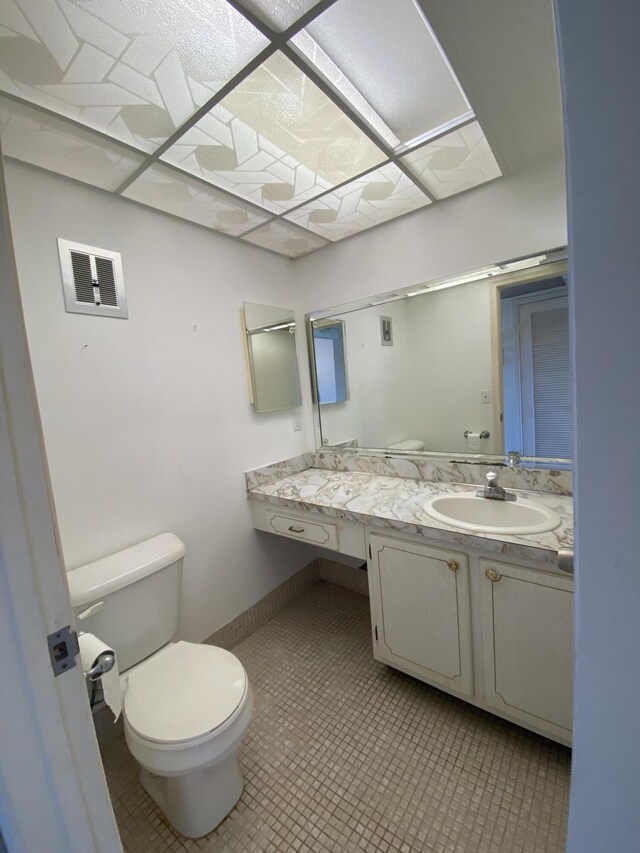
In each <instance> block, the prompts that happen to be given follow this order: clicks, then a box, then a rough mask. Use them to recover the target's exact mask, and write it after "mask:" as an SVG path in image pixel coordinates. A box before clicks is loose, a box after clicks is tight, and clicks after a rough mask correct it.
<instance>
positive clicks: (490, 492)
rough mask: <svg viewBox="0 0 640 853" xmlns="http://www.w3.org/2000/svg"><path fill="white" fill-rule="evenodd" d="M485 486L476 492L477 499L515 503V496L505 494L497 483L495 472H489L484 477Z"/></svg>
mask: <svg viewBox="0 0 640 853" xmlns="http://www.w3.org/2000/svg"><path fill="white" fill-rule="evenodd" d="M486 480H487V485H486V486H485V487H484V489H480V490H479V491H477V492H476V497H477V498H489V500H492V501H515V500H516V496H515V495H514V494H513V493H512V492H505V490H504V489H503V488H502V486H499V485H498V483H497V480H498V475H497V474H496V472H495V471H489V472H488V473H487V476H486Z"/></svg>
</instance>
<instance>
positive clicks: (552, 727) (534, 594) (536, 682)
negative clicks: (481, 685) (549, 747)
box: [480, 560, 573, 740]
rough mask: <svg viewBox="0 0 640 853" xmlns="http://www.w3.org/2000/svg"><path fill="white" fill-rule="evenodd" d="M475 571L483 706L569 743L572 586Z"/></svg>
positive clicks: (514, 570) (504, 570)
mask: <svg viewBox="0 0 640 853" xmlns="http://www.w3.org/2000/svg"><path fill="white" fill-rule="evenodd" d="M480 565H481V567H482V579H481V580H482V608H483V626H482V627H483V637H484V641H483V642H484V672H485V698H486V702H487V704H488V705H489V706H491V707H494V708H496V709H498V710H500V711H504V712H505V713H507V714H509V715H510V716H512V717H514V718H515V719H519V720H521V721H522V722H523V723H524V724H525V725H533V726H535V727H537V728H539V729H542V730H545V731H548V732H549V733H550V734H552V735H555V736H557V737H560V738H563V739H565V740H568V739H569V738H570V737H571V707H572V700H571V680H572V652H571V636H572V605H573V583H572V581H571V580H570V579H569V578H562V577H556V576H555V575H545V574H543V573H541V572H534V571H530V570H528V569H523V568H520V567H518V566H508V565H505V564H502V563H494V562H491V561H489V560H481V561H480Z"/></svg>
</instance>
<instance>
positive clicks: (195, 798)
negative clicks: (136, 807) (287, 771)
mask: <svg viewBox="0 0 640 853" xmlns="http://www.w3.org/2000/svg"><path fill="white" fill-rule="evenodd" d="M140 782H141V784H142V787H143V788H144V789H145V791H146V792H147V793H148V794H149V796H150V797H151V798H152V799H153V800H154V801H155V802H156V803H157V804H158V806H160V808H161V809H162V811H163V812H164V815H165V817H166V818H167V820H168V821H169V823H170V824H171V825H172V826H173V828H174V829H175V830H176V831H177V832H179V833H180V834H181V835H185V836H186V837H187V838H200V837H201V836H203V835H208V834H209V833H210V832H212V831H213V830H214V829H215V828H216V826H218V824H219V823H221V822H222V821H223V820H224V818H225V817H226V816H227V815H228V814H229V812H230V811H231V809H232V808H233V807H234V806H235V804H236V803H237V802H238V800H239V799H240V795H241V794H242V789H243V787H244V782H243V779H242V773H241V772H240V767H239V765H238V760H237V758H236V757H235V754H234V755H231V756H230V757H229V758H228V759H227V760H226V761H224V762H223V763H222V764H213V765H211V766H209V767H205V768H203V769H202V770H195V771H193V772H191V773H186V774H184V775H183V776H156V775H155V774H154V773H150V772H149V771H148V770H145V768H144V767H141V768H140Z"/></svg>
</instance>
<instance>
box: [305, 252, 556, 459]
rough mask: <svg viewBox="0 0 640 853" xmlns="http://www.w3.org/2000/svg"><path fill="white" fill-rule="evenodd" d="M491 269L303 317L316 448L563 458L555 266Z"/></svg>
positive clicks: (550, 264) (549, 264)
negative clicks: (307, 320) (315, 406)
mask: <svg viewBox="0 0 640 853" xmlns="http://www.w3.org/2000/svg"><path fill="white" fill-rule="evenodd" d="M493 269H495V272H489V273H487V272H483V273H482V274H478V277H477V278H476V279H475V280H474V279H473V276H472V275H471V274H469V275H465V276H463V277H462V282H460V283H458V282H457V281H455V286H454V285H453V284H449V283H447V284H445V285H443V284H441V283H438V284H437V285H436V286H434V287H433V289H431V288H429V286H428V285H424V286H420V288H418V289H417V290H416V289H415V288H414V290H413V291H410V293H409V294H404V293H403V294H400V295H399V294H397V293H396V294H393V295H392V296H391V297H388V299H389V300H390V301H385V299H384V297H381V298H379V299H373V300H371V301H369V303H368V304H366V305H364V306H362V307H360V306H355V307H354V306H347V307H348V310H346V311H343V312H342V313H339V312H336V313H331V312H329V311H326V312H321V314H322V319H315V320H313V319H312V321H311V328H310V331H311V330H312V332H313V334H312V343H313V347H312V349H313V358H314V364H315V379H316V389H315V391H316V400H318V401H319V402H320V406H319V417H320V428H321V441H322V444H323V445H324V446H325V447H326V446H345V445H351V446H357V447H359V448H368V449H377V450H381V449H387V450H389V451H391V452H398V451H405V452H412V453H415V452H422V451H424V452H430V453H435V454H454V455H455V456H456V457H461V456H464V455H467V454H473V455H480V456H504V455H506V454H507V453H508V452H509V451H516V452H517V453H519V454H521V455H523V456H525V457H536V458H538V459H541V460H544V459H547V458H548V459H553V460H554V467H556V466H557V464H558V462H557V460H565V462H567V463H568V462H569V460H570V457H571V455H572V433H571V396H570V388H571V377H570V362H569V320H568V308H567V289H566V279H565V274H566V265H565V263H564V261H561V262H555V263H548V264H546V265H542V266H539V267H538V268H537V269H535V270H532V269H527V270H522V271H518V272H515V273H513V272H511V273H505V272H503V269H502V268H500V267H496V268H493ZM385 329H388V330H389V333H388V334H385ZM391 329H393V333H392V334H391ZM346 376H348V377H349V393H348V394H347V384H346ZM541 464H544V461H542V462H541Z"/></svg>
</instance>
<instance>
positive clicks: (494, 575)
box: [485, 569, 501, 583]
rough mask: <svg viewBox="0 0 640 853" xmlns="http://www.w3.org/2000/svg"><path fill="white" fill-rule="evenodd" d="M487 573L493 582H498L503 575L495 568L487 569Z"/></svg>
mask: <svg viewBox="0 0 640 853" xmlns="http://www.w3.org/2000/svg"><path fill="white" fill-rule="evenodd" d="M485 575H486V576H487V577H488V578H489V580H490V581H491V583H496V581H499V580H500V577H501V575H499V574H498V573H497V572H496V570H495V569H487V571H486V572H485Z"/></svg>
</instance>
